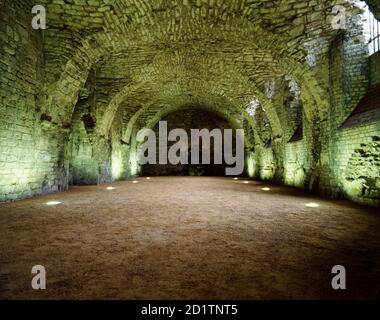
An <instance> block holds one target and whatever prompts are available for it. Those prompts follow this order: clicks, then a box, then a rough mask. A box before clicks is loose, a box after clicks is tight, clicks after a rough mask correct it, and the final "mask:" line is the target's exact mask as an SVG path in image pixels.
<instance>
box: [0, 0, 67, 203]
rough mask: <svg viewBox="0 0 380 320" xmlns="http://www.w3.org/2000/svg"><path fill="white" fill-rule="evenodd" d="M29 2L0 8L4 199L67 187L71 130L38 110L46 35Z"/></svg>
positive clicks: (0, 188)
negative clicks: (67, 140)
mask: <svg viewBox="0 0 380 320" xmlns="http://www.w3.org/2000/svg"><path fill="white" fill-rule="evenodd" d="M26 5H29V7H31V5H32V1H25V0H15V1H12V2H10V1H5V3H4V4H2V5H1V11H0V48H1V49H0V54H1V56H0V201H2V200H15V199H20V198H25V197H29V196H32V195H36V194H41V193H46V192H52V191H62V190H65V189H66V186H67V172H66V169H67V166H66V165H67V158H66V153H65V142H64V141H65V137H66V135H67V132H66V131H65V128H62V127H61V126H59V125H58V124H57V123H53V122H52V121H51V118H50V117H48V116H44V115H43V114H41V112H40V110H39V107H40V105H39V99H40V90H39V89H40V87H41V81H42V79H43V76H44V75H43V68H42V66H43V63H44V59H43V54H42V35H41V33H40V32H35V31H33V30H31V23H30V22H31V19H30V14H29V11H27V10H26V9H25V6H26Z"/></svg>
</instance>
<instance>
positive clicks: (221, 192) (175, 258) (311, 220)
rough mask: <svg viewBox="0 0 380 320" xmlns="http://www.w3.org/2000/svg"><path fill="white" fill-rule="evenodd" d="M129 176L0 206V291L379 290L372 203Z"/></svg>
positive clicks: (377, 219) (262, 294) (323, 294)
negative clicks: (336, 272) (342, 276)
mask: <svg viewBox="0 0 380 320" xmlns="http://www.w3.org/2000/svg"><path fill="white" fill-rule="evenodd" d="M137 180H138V183H133V182H132V181H125V182H118V183H114V184H112V187H114V188H115V189H114V190H107V187H109V186H108V185H107V186H91V187H74V188H71V189H70V191H69V192H66V193H59V194H52V195H47V196H42V197H36V198H33V199H29V200H25V201H20V202H16V203H10V204H2V205H0V298H2V299H274V298H275V299H290V298H307V299H315V298H325V299H335V298H343V299H345V298H380V213H378V212H377V211H376V210H375V209H369V208H365V207H360V206H357V205H354V204H351V203H349V202H343V201H342V202H340V201H328V200H324V199H320V198H317V197H314V196H312V195H310V194H306V193H302V192H300V191H298V190H294V189H290V188H284V187H278V186H269V187H270V189H271V190H270V191H264V190H262V189H263V188H264V187H267V186H266V185H265V183H263V182H255V181H249V183H248V184H247V183H244V180H239V181H234V180H233V179H227V178H191V177H162V178H152V179H151V180H146V178H139V179H137ZM51 201H57V202H61V204H58V205H55V206H48V205H46V203H48V202H51ZM309 203H316V204H318V205H319V207H316V208H310V207H307V206H306V204H309ZM34 265H43V266H45V267H46V270H47V290H45V291H33V290H32V288H31V280H32V277H33V276H32V274H31V269H32V267H33V266H34ZM334 265H344V266H345V267H346V269H347V290H346V291H334V290H332V288H331V279H332V277H333V275H332V274H331V269H332V267H333V266H334Z"/></svg>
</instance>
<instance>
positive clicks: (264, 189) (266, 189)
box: [261, 188, 270, 191]
mask: <svg viewBox="0 0 380 320" xmlns="http://www.w3.org/2000/svg"><path fill="white" fill-rule="evenodd" d="M261 190H263V191H270V188H262V189H261Z"/></svg>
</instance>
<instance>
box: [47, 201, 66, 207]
mask: <svg viewBox="0 0 380 320" xmlns="http://www.w3.org/2000/svg"><path fill="white" fill-rule="evenodd" d="M61 203H62V202H59V201H49V202H46V205H47V206H57V205H59V204H61Z"/></svg>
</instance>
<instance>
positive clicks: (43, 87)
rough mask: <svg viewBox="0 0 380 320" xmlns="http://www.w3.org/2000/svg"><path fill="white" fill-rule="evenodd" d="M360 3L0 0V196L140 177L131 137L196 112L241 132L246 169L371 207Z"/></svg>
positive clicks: (377, 190)
mask: <svg viewBox="0 0 380 320" xmlns="http://www.w3.org/2000/svg"><path fill="white" fill-rule="evenodd" d="M37 4H38V5H42V6H44V7H45V8H46V12H47V29H46V30H34V29H33V28H32V26H31V21H32V18H33V14H32V8H33V6H34V5H37ZM363 4H364V2H360V1H354V2H353V3H348V2H347V1H343V0H342V1H340V0H305V1H294V0H277V1H274V0H272V1H270V0H258V1H250V0H230V1H227V0H225V1H224V0H175V1H166V0H134V1H131V0H39V1H34V0H0V6H1V8H2V10H1V11H0V201H13V200H18V199H22V198H25V197H30V196H33V195H38V194H43V193H49V192H56V191H64V190H66V189H67V188H68V186H69V185H70V184H99V183H106V182H110V181H113V180H117V179H127V178H129V177H132V176H136V175H139V174H141V173H142V170H143V168H141V167H140V166H139V165H138V163H137V159H136V150H137V149H136V148H137V145H136V141H135V135H136V132H137V131H138V130H139V129H141V128H144V127H149V128H154V127H155V126H156V125H157V123H158V122H159V121H160V120H161V119H165V118H168V117H169V118H170V117H171V114H178V115H179V117H180V116H181V115H184V118H183V119H176V121H177V122H178V123H180V124H183V125H184V126H187V125H189V123H188V122H186V121H187V118H186V117H188V118H189V119H190V120H191V119H192V118H193V116H191V115H189V112H190V113H191V112H193V111H191V110H195V109H196V110H199V109H200V111H199V112H203V113H205V114H207V115H210V114H214V115H215V117H216V118H217V119H218V121H219V122H218V123H222V124H223V123H224V122H226V123H230V124H233V125H234V127H240V128H244V129H245V132H246V134H247V136H248V137H249V138H248V145H247V150H246V151H247V152H246V174H247V175H248V176H250V177H252V178H257V179H264V180H271V181H274V182H278V183H282V184H285V185H289V186H294V187H297V188H302V189H307V190H311V191H314V192H318V193H321V194H324V195H327V196H329V197H333V198H348V199H351V200H353V201H356V202H358V203H362V204H368V205H373V206H379V205H380V52H375V53H373V54H370V51H369V45H368V42H369V41H371V40H372V42H371V43H373V41H376V39H369V37H368V33H369V30H368V29H369V27H368V16H371V14H370V12H372V14H373V15H374V18H373V19H372V20H371V21H372V24H373V23H377V20H376V19H379V18H380V3H379V1H376V0H368V1H367V5H368V7H369V9H365V8H364V6H363ZM337 5H339V6H340V7H339V8H341V10H340V12H339V13H338V14H342V8H344V10H343V12H344V18H345V28H343V27H342V28H339V26H338V27H337V26H336V25H334V18H336V13H334V12H336V11H334V7H335V6H337ZM335 8H336V7H335ZM370 34H371V33H370ZM372 35H373V33H372ZM373 36H375V37H376V34H374V35H373ZM372 38H374V37H372ZM185 110H187V111H186V112H185ZM189 110H190V111H189ZM181 111H184V112H181ZM196 113H197V112H195V114H196ZM190 120H189V121H190Z"/></svg>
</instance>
